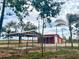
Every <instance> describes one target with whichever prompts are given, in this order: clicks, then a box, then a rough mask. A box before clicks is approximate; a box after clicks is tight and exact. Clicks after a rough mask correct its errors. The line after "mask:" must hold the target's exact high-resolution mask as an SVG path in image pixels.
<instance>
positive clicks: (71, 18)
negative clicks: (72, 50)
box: [67, 14, 79, 47]
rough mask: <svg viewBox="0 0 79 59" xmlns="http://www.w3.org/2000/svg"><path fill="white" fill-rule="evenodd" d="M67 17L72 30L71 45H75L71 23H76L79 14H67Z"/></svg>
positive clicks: (78, 19)
mask: <svg viewBox="0 0 79 59" xmlns="http://www.w3.org/2000/svg"><path fill="white" fill-rule="evenodd" d="M67 19H68V22H69V24H68V25H69V31H70V41H71V47H73V40H72V27H71V25H72V24H73V23H76V22H77V21H79V15H78V14H67Z"/></svg>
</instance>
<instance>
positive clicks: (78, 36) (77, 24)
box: [75, 22, 79, 49]
mask: <svg viewBox="0 0 79 59" xmlns="http://www.w3.org/2000/svg"><path fill="white" fill-rule="evenodd" d="M75 27H76V28H77V30H76V31H77V38H78V49H79V22H77V23H76V25H75Z"/></svg>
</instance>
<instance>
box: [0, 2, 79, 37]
mask: <svg viewBox="0 0 79 59" xmlns="http://www.w3.org/2000/svg"><path fill="white" fill-rule="evenodd" d="M0 1H1V0H0ZM54 1H59V2H60V1H63V2H65V4H64V5H62V8H61V11H60V14H59V15H58V16H57V18H52V28H49V26H48V27H47V28H46V29H45V33H46V34H48V33H51V34H54V33H55V31H56V30H55V26H54V25H55V24H54V21H55V20H56V19H59V18H60V19H63V20H65V21H66V22H67V19H66V14H67V13H77V14H79V0H54ZM0 6H1V4H0ZM7 12H9V13H12V14H13V16H7V15H6V13H7ZM38 14H39V12H37V11H35V10H33V12H31V13H30V16H28V17H27V18H25V19H24V22H27V21H31V22H32V23H34V24H35V25H38V21H36V17H38ZM11 20H13V21H17V22H18V19H17V17H16V16H15V14H14V13H13V12H12V11H11V10H10V9H9V8H6V10H5V18H4V22H3V25H5V24H6V23H7V22H9V21H11ZM40 28H41V27H40ZM65 28H66V29H67V30H65V31H64V33H65V35H66V36H67V37H68V36H69V31H68V27H65ZM58 29H59V30H58V33H59V34H60V35H61V28H59V27H58Z"/></svg>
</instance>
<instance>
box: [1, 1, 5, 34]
mask: <svg viewBox="0 0 79 59" xmlns="http://www.w3.org/2000/svg"><path fill="white" fill-rule="evenodd" d="M4 12H5V0H3V7H2V12H1V18H0V34H1V29H2V23H3V19H4Z"/></svg>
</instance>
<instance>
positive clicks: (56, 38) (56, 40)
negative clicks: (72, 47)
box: [38, 35, 62, 44]
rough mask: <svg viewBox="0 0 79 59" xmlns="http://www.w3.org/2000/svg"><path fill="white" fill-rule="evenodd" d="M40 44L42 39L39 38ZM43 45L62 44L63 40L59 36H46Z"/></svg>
mask: <svg viewBox="0 0 79 59" xmlns="http://www.w3.org/2000/svg"><path fill="white" fill-rule="evenodd" d="M38 43H42V38H40V37H39V38H38ZM43 43H46V44H56V43H58V44H61V43H62V39H61V38H60V37H59V35H45V36H44V39H43Z"/></svg>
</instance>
